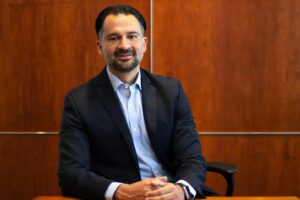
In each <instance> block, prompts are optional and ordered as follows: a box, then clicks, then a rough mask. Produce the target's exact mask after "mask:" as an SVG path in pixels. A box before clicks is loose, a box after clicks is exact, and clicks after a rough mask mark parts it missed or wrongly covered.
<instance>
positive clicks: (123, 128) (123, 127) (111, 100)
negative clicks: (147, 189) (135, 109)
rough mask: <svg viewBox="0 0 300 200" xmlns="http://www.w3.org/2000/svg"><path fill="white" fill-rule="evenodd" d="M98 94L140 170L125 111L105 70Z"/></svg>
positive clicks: (101, 76)
mask: <svg viewBox="0 0 300 200" xmlns="http://www.w3.org/2000/svg"><path fill="white" fill-rule="evenodd" d="M97 86H98V87H96V88H97V94H98V96H99V97H100V99H101V101H102V102H103V104H104V105H105V107H106V108H107V110H108V113H109V114H110V115H111V117H112V119H113V120H114V122H115V124H116V126H117V127H118V129H119V131H120V133H121V135H122V136H123V138H124V140H125V142H126V144H127V146H128V148H129V150H130V153H131V154H132V156H133V158H134V160H135V162H136V166H137V169H139V168H138V161H137V155H136V151H135V148H134V144H133V140H132V137H131V133H130V131H129V128H128V125H127V122H126V119H125V117H124V115H123V111H122V108H121V105H120V102H119V99H118V97H117V95H116V94H115V92H114V89H113V87H112V85H111V83H110V80H109V78H108V75H107V72H106V69H104V70H103V71H102V72H101V74H100V76H99V77H98V80H97Z"/></svg>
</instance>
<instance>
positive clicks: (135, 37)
mask: <svg viewBox="0 0 300 200" xmlns="http://www.w3.org/2000/svg"><path fill="white" fill-rule="evenodd" d="M137 37H138V36H137V35H136V34H130V35H128V37H127V38H128V39H130V40H135V39H137Z"/></svg>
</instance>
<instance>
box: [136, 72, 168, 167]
mask: <svg viewBox="0 0 300 200" xmlns="http://www.w3.org/2000/svg"><path fill="white" fill-rule="evenodd" d="M141 72H142V95H143V96H142V101H143V111H144V118H145V123H146V128H147V132H148V137H149V140H150V143H151V145H152V148H153V151H154V152H155V154H156V156H157V158H158V159H159V160H160V162H161V163H162V164H164V165H165V166H168V167H169V168H170V165H169V163H168V161H167V159H166V157H165V155H164V154H163V153H162V150H161V148H162V147H160V146H159V144H158V142H157V137H158V136H157V134H159V133H157V131H158V127H157V124H156V120H157V114H158V113H157V103H158V102H157V91H156V86H155V83H154V81H153V79H154V78H152V75H151V74H148V73H147V72H144V71H143V70H141ZM158 112H159V111H158Z"/></svg>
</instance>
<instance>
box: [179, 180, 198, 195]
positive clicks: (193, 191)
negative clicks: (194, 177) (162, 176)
mask: <svg viewBox="0 0 300 200" xmlns="http://www.w3.org/2000/svg"><path fill="white" fill-rule="evenodd" d="M176 183H182V184H184V185H185V186H187V187H189V190H190V192H191V193H192V195H193V196H192V197H191V199H194V198H195V197H196V190H195V189H194V188H193V187H192V186H191V185H190V184H189V183H188V182H186V181H185V180H179V181H177V182H176Z"/></svg>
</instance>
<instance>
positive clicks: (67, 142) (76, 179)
mask: <svg viewBox="0 0 300 200" xmlns="http://www.w3.org/2000/svg"><path fill="white" fill-rule="evenodd" d="M59 154H60V157H59V167H58V177H59V185H60V187H61V190H62V193H63V195H64V196H71V197H76V198H84V199H104V194H105V191H106V189H107V187H108V186H109V184H110V183H111V182H112V181H111V180H109V179H106V178H104V177H101V176H98V175H97V174H95V173H93V172H92V171H91V170H90V168H91V163H90V161H91V158H90V145H89V139H88V135H87V133H86V129H85V127H84V122H83V120H81V118H80V114H79V112H78V109H77V106H76V103H75V101H74V100H73V98H72V95H71V94H68V95H67V96H66V98H65V103H64V111H63V117H62V127H61V132H60V143H59Z"/></svg>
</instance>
